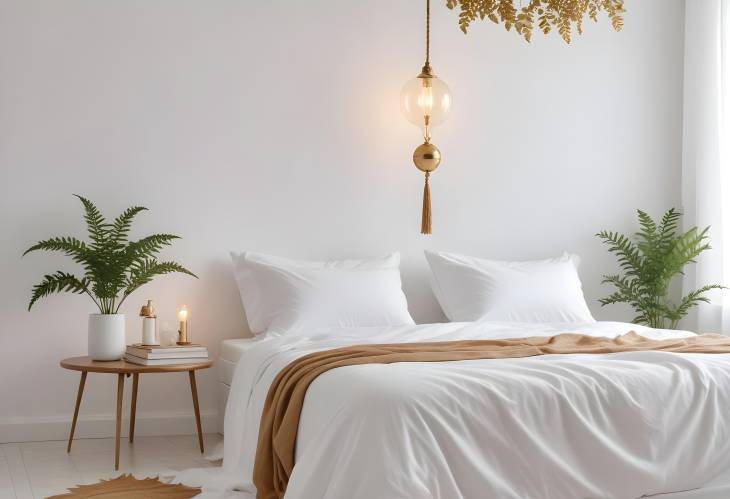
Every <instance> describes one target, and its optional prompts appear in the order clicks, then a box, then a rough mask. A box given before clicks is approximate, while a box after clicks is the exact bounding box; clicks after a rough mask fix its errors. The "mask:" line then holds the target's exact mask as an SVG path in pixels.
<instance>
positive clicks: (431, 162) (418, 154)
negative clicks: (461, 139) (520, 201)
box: [413, 142, 441, 172]
mask: <svg viewBox="0 0 730 499" xmlns="http://www.w3.org/2000/svg"><path fill="white" fill-rule="evenodd" d="M440 163H441V151H439V148H438V147H436V146H435V145H434V144H432V143H430V142H424V143H423V144H421V145H420V146H418V147H416V150H415V151H413V164H414V165H416V168H418V169H419V170H421V171H422V172H432V171H434V170H435V169H436V168H438V167H439V164H440Z"/></svg>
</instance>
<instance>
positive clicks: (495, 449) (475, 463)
mask: <svg viewBox="0 0 730 499" xmlns="http://www.w3.org/2000/svg"><path fill="white" fill-rule="evenodd" d="M629 330H635V331H637V332H638V333H639V334H642V335H644V336H647V337H650V338H657V339H661V338H667V337H673V336H689V335H691V334H692V333H688V332H676V331H663V330H653V329H648V328H644V327H641V326H636V325H632V324H623V323H613V322H611V323H607V322H598V323H590V324H578V325H576V324H571V325H564V324H563V325H559V324H553V325H534V324H514V323H495V322H488V323H468V324H466V323H450V324H432V325H422V326H407V327H399V328H388V329H379V328H378V329H356V330H333V331H323V332H320V333H318V334H311V335H310V336H308V337H303V336H295V337H291V336H286V335H282V336H270V337H268V338H265V339H263V340H261V341H260V342H257V343H258V344H257V346H255V347H254V348H252V349H251V350H250V351H249V352H247V353H246V354H245V355H244V356H243V357H242V358H241V360H240V362H239V364H238V366H237V368H236V372H235V375H234V380H233V384H232V387H231V394H230V398H229V402H228V408H227V411H226V417H225V451H224V462H223V468H222V470H220V471H219V473H218V474H216V475H210V476H207V477H202V478H201V477H200V476H196V475H195V474H187V475H185V474H183V475H182V476H181V477H179V478H181V479H182V481H184V482H198V483H197V484H200V483H202V484H203V485H204V486H205V487H206V490H208V491H210V492H209V493H208V494H205V496H202V497H222V496H223V494H222V493H218V492H214V491H215V490H219V491H220V490H230V489H234V488H235V489H237V490H240V491H245V492H246V493H247V494H245V497H251V496H253V495H255V488H254V487H253V484H252V483H251V474H252V470H253V464H254V457H255V453H256V442H257V437H258V429H259V418H260V415H261V409H262V406H263V403H264V400H265V398H266V394H267V392H268V389H269V385H270V383H271V382H272V380H273V379H274V377H275V376H276V374H277V373H278V372H279V370H281V369H282V368H283V367H284V366H286V365H287V364H288V363H290V362H291V361H293V360H294V359H296V358H297V357H300V356H302V355H305V354H307V353H310V352H313V351H318V350H325V349H330V348H336V347H340V346H345V345H353V344H363V343H398V342H421V341H445V340H456V339H487V338H512V337H522V336H552V335H554V334H558V333H562V332H580V333H583V334H588V335H592V336H609V337H613V336H616V335H619V334H624V333H626V332H628V331H629ZM729 437H730V355H706V354H674V353H665V352H630V353H617V354H609V355H546V356H540V357H531V358H522V359H497V360H494V359H492V360H475V361H460V362H434V363H425V362H424V363H398V364H390V365H362V366H350V367H344V368H339V369H335V370H332V371H329V372H327V373H326V374H324V375H322V376H320V377H319V378H318V379H317V380H315V381H314V382H313V383H312V385H311V386H310V388H309V390H308V392H307V396H306V399H305V403H304V407H303V410H302V415H301V420H300V427H299V437H298V440H297V451H296V466H295V468H294V472H293V474H292V476H291V480H290V481H289V486H288V489H287V494H286V499H320V498H322V499H325V498H326V499H481V498H498V499H513V498H514V499H547V498H555V499H570V498H611V499H622V498H626V499H631V498H636V497H641V496H643V495H650V494H658V493H669V492H679V491H687V490H690V489H697V488H699V487H703V491H696V492H689V493H682V494H668V495H667V496H666V497H672V498H675V497H703V498H709V497H712V498H730V488H723V487H721V486H720V487H719V488H716V489H713V488H712V487H711V486H712V484H713V483H720V482H722V481H723V480H722V478H723V477H722V475H723V472H725V471H726V470H730V438H729ZM713 481H714V482H713ZM249 494H250V496H249ZM663 497H664V496H663Z"/></svg>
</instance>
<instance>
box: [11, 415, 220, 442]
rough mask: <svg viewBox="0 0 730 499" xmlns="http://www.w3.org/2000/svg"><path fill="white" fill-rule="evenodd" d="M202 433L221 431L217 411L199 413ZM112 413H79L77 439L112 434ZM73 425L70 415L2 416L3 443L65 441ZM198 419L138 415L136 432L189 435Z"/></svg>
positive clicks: (125, 426)
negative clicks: (48, 416)
mask: <svg viewBox="0 0 730 499" xmlns="http://www.w3.org/2000/svg"><path fill="white" fill-rule="evenodd" d="M200 420H201V424H202V426H203V432H205V433H215V432H218V412H217V411H206V412H201V414H200ZM115 427H116V424H115V420H114V416H113V415H107V414H102V415H90V416H89V415H87V416H84V415H81V414H80V415H79V421H78V423H77V424H76V433H75V434H74V438H105V437H113V436H114V432H115ZM70 428H71V418H70V417H58V418H42V417H38V418H36V417H28V418H11V419H0V443H11V442H37V441H41V440H66V439H67V438H68V432H69V430H70ZM128 432H129V419H127V418H124V420H123V421H122V435H124V436H126V435H127V434H128ZM195 432H196V429H195V418H194V417H193V415H192V414H191V413H190V412H179V413H177V412H158V413H150V412H147V413H143V412H140V413H138V414H137V421H136V423H135V430H134V434H135V435H140V436H146V435H187V434H194V433H195Z"/></svg>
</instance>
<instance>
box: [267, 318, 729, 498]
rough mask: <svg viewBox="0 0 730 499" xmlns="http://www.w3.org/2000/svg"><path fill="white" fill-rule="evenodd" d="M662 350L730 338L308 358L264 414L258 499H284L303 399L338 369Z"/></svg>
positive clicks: (449, 346)
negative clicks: (315, 383)
mask: <svg viewBox="0 0 730 499" xmlns="http://www.w3.org/2000/svg"><path fill="white" fill-rule="evenodd" d="M644 350H660V351H664V352H676V353H707V354H711V353H730V337H727V336H722V335H714V334H712V335H709V334H708V335H701V336H693V337H689V338H679V339H668V340H650V339H647V338H645V337H643V336H640V335H638V334H636V333H634V332H629V333H627V334H624V335H622V336H618V337H616V338H614V339H610V338H605V337H593V336H585V335H581V334H559V335H556V336H552V337H531V338H518V339H505V340H466V341H448V342H432V343H399V344H380V345H359V346H349V347H344V348H337V349H333V350H325V351H321V352H315V353H312V354H309V355H305V356H303V357H301V358H299V359H297V360H295V361H294V362H292V363H291V364H289V365H288V366H287V367H286V368H284V369H283V370H282V371H281V372H280V373H279V374H278V375H277V377H276V378H275V379H274V381H273V383H272V384H271V387H270V388H269V392H268V396H267V397H266V402H265V404H264V409H263V412H262V414H261V427H260V429H259V439H258V446H257V449H256V461H255V465H254V472H253V481H254V485H255V486H256V491H257V492H256V497H257V499H281V498H283V497H284V493H285V491H286V487H287V483H288V481H289V477H290V476H291V473H292V470H293V468H294V456H295V446H296V440H297V431H298V428H299V416H300V414H301V410H302V405H303V403H304V396H305V395H306V392H307V388H308V387H309V385H310V384H311V383H312V381H314V380H315V379H316V378H317V376H319V375H320V374H322V373H325V372H327V371H329V370H330V369H336V368H338V367H345V366H353V365H360V364H390V363H394V362H448V361H459V360H477V359H504V358H520V357H533V356H537V355H549V354H607V353H616V352H634V351H644Z"/></svg>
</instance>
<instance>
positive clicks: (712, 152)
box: [682, 0, 730, 334]
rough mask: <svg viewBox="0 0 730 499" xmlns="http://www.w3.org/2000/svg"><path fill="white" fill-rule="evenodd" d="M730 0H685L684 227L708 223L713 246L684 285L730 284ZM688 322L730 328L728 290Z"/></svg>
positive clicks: (703, 328)
mask: <svg viewBox="0 0 730 499" xmlns="http://www.w3.org/2000/svg"><path fill="white" fill-rule="evenodd" d="M729 18H730V0H687V1H686V17H685V52H684V125H683V127H684V128H683V137H682V140H683V143H682V146H683V154H682V156H683V157H682V205H683V207H682V208H683V212H684V214H685V217H684V225H685V227H691V226H693V225H696V226H698V227H705V226H708V225H710V226H711V227H712V228H711V229H710V243H711V244H712V248H713V249H712V250H710V251H708V252H705V254H704V255H702V256H701V257H700V259H699V260H698V263H697V265H696V266H691V268H690V269H688V272H687V274H686V276H685V278H684V291H685V292H687V291H689V290H692V289H695V288H698V287H700V286H702V285H704V284H711V283H720V284H723V285H725V286H730V185H729V184H728V182H730V162H729V161H728V160H729V159H730V158H729V156H728V153H729V152H730V143H729V142H730V135H729V133H728V132H730V128H729V127H728V125H730V115H729V114H728V111H729V110H730V87H729V85H728V66H730V50H729V49H730V45H728V41H729V39H730V37H729V36H728V33H727V30H728V27H729V26H730V23H729V22H728V19H729ZM708 296H709V297H710V298H711V300H712V303H710V304H707V305H705V304H701V305H700V306H699V307H697V309H696V310H695V311H694V312H693V314H692V315H691V316H690V317H688V319H687V321H686V322H685V324H684V326H685V327H686V328H687V329H692V330H695V331H698V332H723V333H725V334H730V290H725V291H717V292H715V291H713V292H712V293H710V294H709V295H708Z"/></svg>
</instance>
